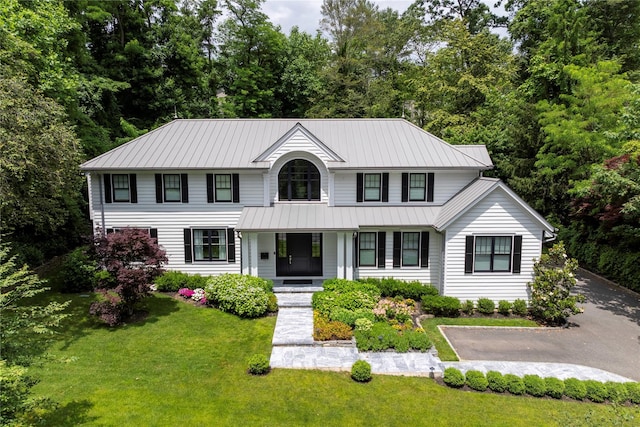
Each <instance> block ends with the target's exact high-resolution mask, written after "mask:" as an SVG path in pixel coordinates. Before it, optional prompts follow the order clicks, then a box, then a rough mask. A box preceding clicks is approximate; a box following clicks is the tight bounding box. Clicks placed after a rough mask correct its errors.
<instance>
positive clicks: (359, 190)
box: [356, 173, 364, 202]
mask: <svg viewBox="0 0 640 427" xmlns="http://www.w3.org/2000/svg"><path fill="white" fill-rule="evenodd" d="M356 192H357V195H356V201H357V202H362V200H363V194H364V174H362V173H359V174H358V178H357V185H356Z"/></svg>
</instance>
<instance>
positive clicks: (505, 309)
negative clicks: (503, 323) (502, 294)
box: [498, 299, 512, 316]
mask: <svg viewBox="0 0 640 427" xmlns="http://www.w3.org/2000/svg"><path fill="white" fill-rule="evenodd" d="M511 307H512V304H511V303H510V302H509V301H507V300H504V299H503V300H500V301H498V313H500V314H502V315H503V316H508V315H509V314H510V311H511Z"/></svg>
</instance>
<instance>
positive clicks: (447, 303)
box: [422, 295, 460, 317]
mask: <svg viewBox="0 0 640 427" xmlns="http://www.w3.org/2000/svg"><path fill="white" fill-rule="evenodd" d="M422 309H423V310H424V311H426V312H427V313H431V314H433V315H434V316H439V317H458V316H459V315H460V300H459V299H458V298H455V297H446V296H439V295H435V296H434V295H427V296H423V297H422Z"/></svg>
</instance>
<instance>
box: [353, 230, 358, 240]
mask: <svg viewBox="0 0 640 427" xmlns="http://www.w3.org/2000/svg"><path fill="white" fill-rule="evenodd" d="M356 237H358V232H357V231H354V232H353V238H354V239H355V238H356Z"/></svg>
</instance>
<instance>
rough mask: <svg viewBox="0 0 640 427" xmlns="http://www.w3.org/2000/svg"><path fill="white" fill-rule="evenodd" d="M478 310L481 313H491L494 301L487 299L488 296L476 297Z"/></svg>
mask: <svg viewBox="0 0 640 427" xmlns="http://www.w3.org/2000/svg"><path fill="white" fill-rule="evenodd" d="M477 306H478V311H479V312H480V313H482V314H493V312H494V310H495V308H496V303H494V302H493V300H491V299H489V298H479V299H478V303H477Z"/></svg>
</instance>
